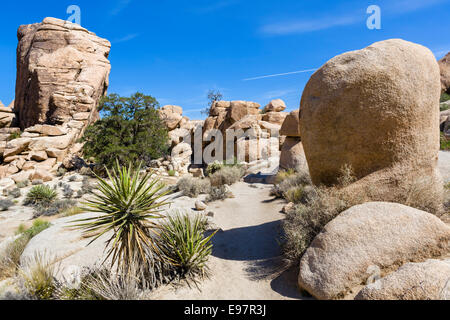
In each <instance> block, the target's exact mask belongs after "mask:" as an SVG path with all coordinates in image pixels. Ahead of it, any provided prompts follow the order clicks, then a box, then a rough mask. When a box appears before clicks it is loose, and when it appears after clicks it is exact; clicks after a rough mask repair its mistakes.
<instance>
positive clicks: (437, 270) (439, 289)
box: [355, 259, 450, 300]
mask: <svg viewBox="0 0 450 320" xmlns="http://www.w3.org/2000/svg"><path fill="white" fill-rule="evenodd" d="M355 299H356V300H450V260H449V259H447V260H427V261H425V262H421V263H407V264H405V265H404V266H402V267H400V268H399V269H398V270H397V271H395V272H393V273H391V274H389V275H387V276H386V277H384V278H381V279H379V280H377V281H375V282H374V283H371V284H369V285H367V286H366V287H364V288H363V289H362V290H361V291H360V292H359V293H358V295H357V296H356V298H355Z"/></svg>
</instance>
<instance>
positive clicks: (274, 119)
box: [263, 112, 288, 126]
mask: <svg viewBox="0 0 450 320" xmlns="http://www.w3.org/2000/svg"><path fill="white" fill-rule="evenodd" d="M287 115H288V113H287V112H267V113H265V114H264V115H263V120H264V121H267V122H270V123H275V124H278V125H280V126H281V125H282V124H283V122H284V120H285V119H286V117H287Z"/></svg>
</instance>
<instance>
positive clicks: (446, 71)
mask: <svg viewBox="0 0 450 320" xmlns="http://www.w3.org/2000/svg"><path fill="white" fill-rule="evenodd" d="M439 68H440V70H441V86H442V90H443V91H446V92H447V93H448V94H450V52H449V53H447V55H446V56H445V57H443V58H442V59H441V60H439Z"/></svg>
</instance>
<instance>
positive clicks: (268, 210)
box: [151, 182, 301, 300]
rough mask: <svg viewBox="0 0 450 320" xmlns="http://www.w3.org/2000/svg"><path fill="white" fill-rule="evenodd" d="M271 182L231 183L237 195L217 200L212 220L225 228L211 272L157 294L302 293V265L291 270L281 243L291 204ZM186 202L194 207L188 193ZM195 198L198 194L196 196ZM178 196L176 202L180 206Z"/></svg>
mask: <svg viewBox="0 0 450 320" xmlns="http://www.w3.org/2000/svg"><path fill="white" fill-rule="evenodd" d="M270 187H271V186H270V185H263V184H254V185H250V184H247V183H244V182H239V183H237V184H235V185H233V186H232V187H231V191H232V192H233V194H234V195H235V198H233V199H227V200H225V201H223V202H215V203H212V204H211V205H210V206H209V207H208V209H207V212H209V211H212V212H214V218H213V219H212V222H213V223H214V225H215V227H216V228H220V229H221V230H220V231H219V232H218V233H217V234H216V236H215V237H214V239H213V244H214V247H213V253H212V257H211V258H210V261H209V269H210V272H209V273H210V277H209V278H208V279H206V280H203V281H201V283H200V284H199V288H196V287H195V286H193V285H191V287H189V286H186V285H184V286H182V287H177V288H174V287H171V286H169V287H164V288H160V289H159V290H157V291H156V292H155V293H154V294H153V295H152V297H151V298H152V299H177V300H180V299H181V300H183V299H192V300H200V299H202V300H225V299H234V300H243V299H250V300H259V299H265V300H282V299H301V295H300V293H299V291H298V289H297V273H298V272H297V271H296V270H285V268H283V265H282V262H281V259H280V247H279V245H278V243H277V237H278V236H279V230H280V229H279V226H280V222H281V220H282V219H283V218H284V215H283V214H281V213H280V210H281V208H282V207H283V205H284V204H285V203H284V202H283V201H280V200H275V201H273V199H272V197H270ZM183 198H184V199H183V200H182V203H183V206H184V207H185V208H186V207H189V204H187V203H186V200H187V199H185V197H183ZM190 201H192V203H195V200H192V199H191V200H190ZM180 204H181V203H180V202H179V201H177V200H175V203H174V207H180Z"/></svg>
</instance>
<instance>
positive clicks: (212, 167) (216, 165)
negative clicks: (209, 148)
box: [205, 161, 224, 176]
mask: <svg viewBox="0 0 450 320" xmlns="http://www.w3.org/2000/svg"><path fill="white" fill-rule="evenodd" d="M223 166H224V164H223V162H220V161H214V162H213V163H210V164H208V166H207V167H206V170H205V172H206V175H207V176H210V175H212V174H214V173H215V172H217V171H219V170H220V169H222V168H223Z"/></svg>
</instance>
